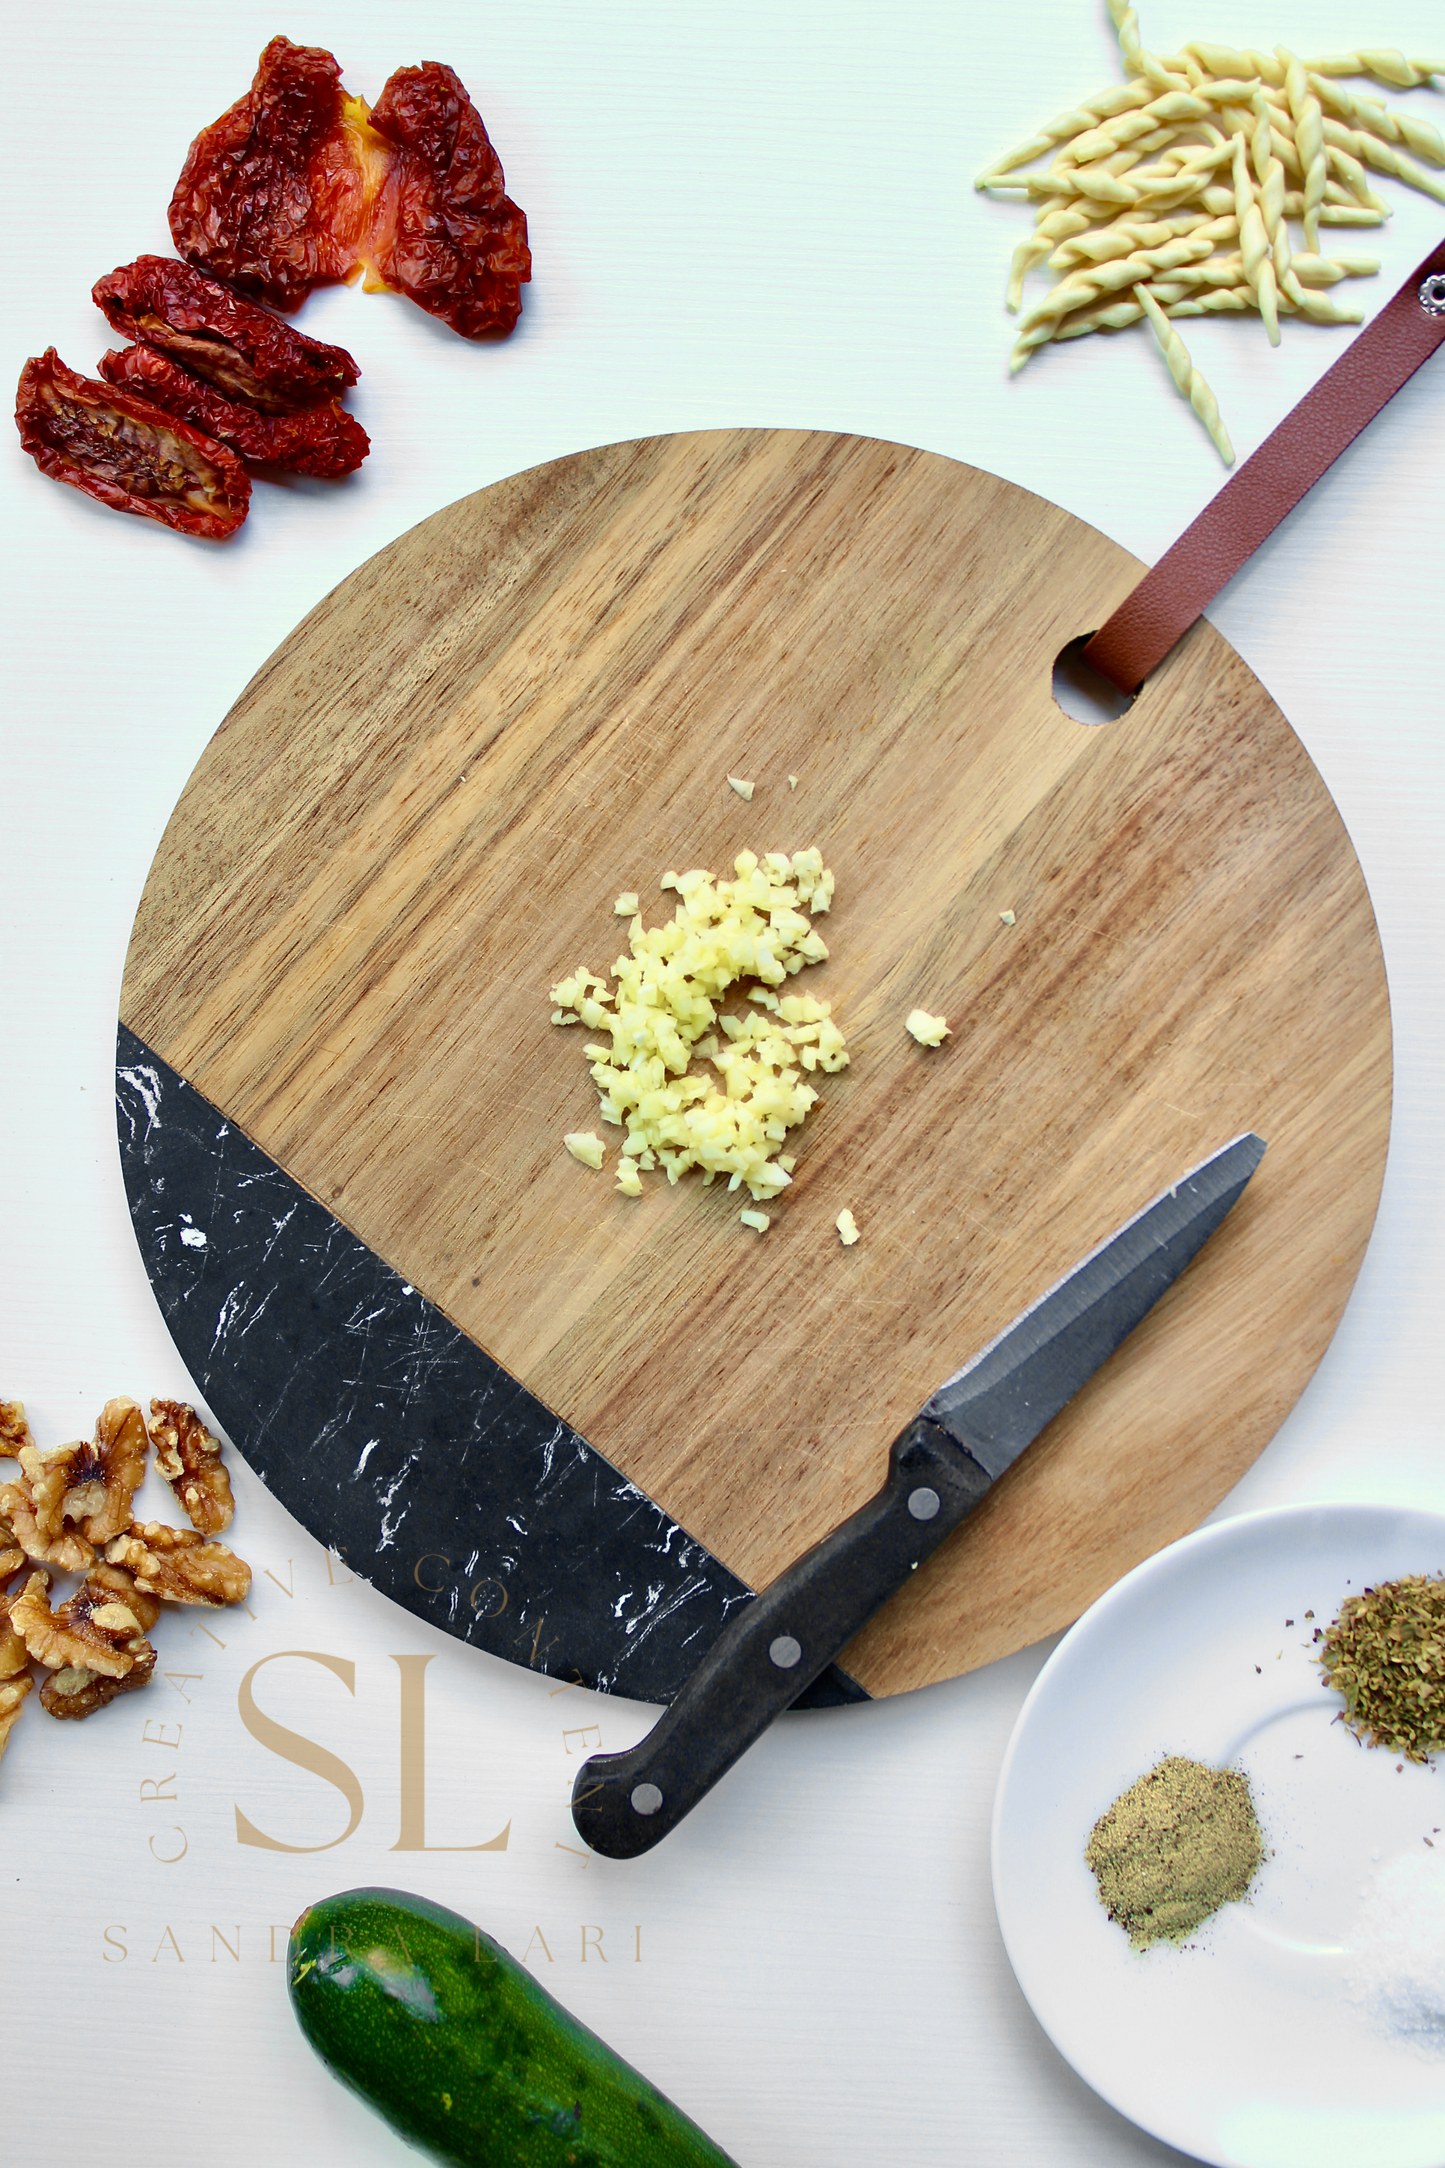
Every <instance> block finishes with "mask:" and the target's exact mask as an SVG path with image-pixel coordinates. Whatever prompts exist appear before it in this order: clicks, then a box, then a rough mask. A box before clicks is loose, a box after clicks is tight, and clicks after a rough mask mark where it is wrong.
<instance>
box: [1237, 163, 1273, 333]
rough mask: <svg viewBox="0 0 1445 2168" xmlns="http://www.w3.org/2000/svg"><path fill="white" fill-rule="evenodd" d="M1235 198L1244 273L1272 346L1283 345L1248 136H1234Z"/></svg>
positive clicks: (1271, 260)
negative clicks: (1247, 148) (1252, 178)
mask: <svg viewBox="0 0 1445 2168" xmlns="http://www.w3.org/2000/svg"><path fill="white" fill-rule="evenodd" d="M1234 201H1235V208H1236V212H1237V215H1238V218H1239V252H1240V254H1241V256H1242V257H1243V258H1244V275H1245V277H1246V278H1247V279H1248V281H1249V283H1250V285H1251V286H1252V287H1253V288H1254V295H1255V301H1256V303H1257V304H1258V307H1259V313H1260V315H1261V316H1262V317H1263V318H1264V328H1265V330H1266V331H1267V332H1268V334H1269V343H1270V345H1271V346H1278V345H1279V307H1278V300H1279V295H1278V287H1277V285H1276V282H1275V275H1274V256H1273V252H1272V251H1271V249H1270V245H1269V236H1268V234H1267V233H1266V232H1265V230H1264V218H1263V215H1262V213H1261V211H1260V208H1259V205H1258V203H1256V201H1255V197H1254V190H1253V188H1252V187H1251V186H1250V180H1249V162H1248V160H1247V158H1246V156H1245V150H1244V137H1243V136H1242V135H1237V136H1236V137H1235V139H1234Z"/></svg>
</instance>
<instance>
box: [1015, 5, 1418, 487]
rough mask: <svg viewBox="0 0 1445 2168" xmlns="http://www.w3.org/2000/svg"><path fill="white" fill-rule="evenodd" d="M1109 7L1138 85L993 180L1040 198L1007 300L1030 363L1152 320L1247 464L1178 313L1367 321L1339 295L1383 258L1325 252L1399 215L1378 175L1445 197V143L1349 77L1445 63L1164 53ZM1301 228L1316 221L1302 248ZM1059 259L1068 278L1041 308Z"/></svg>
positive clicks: (1079, 110)
mask: <svg viewBox="0 0 1445 2168" xmlns="http://www.w3.org/2000/svg"><path fill="white" fill-rule="evenodd" d="M1105 4H1106V6H1107V8H1108V12H1109V19H1110V21H1111V23H1112V24H1113V26H1114V30H1115V32H1116V34H1117V37H1118V41H1119V52H1120V56H1121V58H1122V60H1123V63H1124V67H1125V70H1126V71H1127V78H1128V79H1127V80H1126V81H1125V82H1123V83H1116V84H1113V85H1112V86H1110V87H1109V88H1108V89H1106V90H1102V91H1099V92H1098V93H1096V94H1095V95H1094V96H1092V97H1089V98H1086V99H1083V100H1082V101H1081V102H1080V104H1079V105H1078V106H1076V107H1075V108H1074V109H1073V110H1072V111H1070V112H1068V113H1061V114H1059V115H1058V116H1057V117H1056V118H1055V119H1054V120H1052V121H1050V122H1048V123H1047V125H1046V126H1045V127H1044V128H1042V129H1041V130H1040V131H1039V133H1038V134H1037V135H1035V136H1031V137H1030V138H1029V139H1028V141H1027V142H1025V143H1020V144H1017V145H1016V146H1015V147H1014V149H1013V150H1011V151H1008V152H1005V154H1004V155H1003V156H1002V157H1001V158H997V159H995V160H994V162H993V164H992V165H990V166H988V167H987V168H985V170H984V171H983V172H982V173H980V174H979V176H978V179H977V181H976V183H975V186H977V187H978V188H980V189H984V190H987V191H989V192H990V193H994V194H999V195H1005V196H1008V195H1011V196H1014V197H1016V198H1018V199H1020V200H1022V201H1025V202H1028V203H1031V204H1033V205H1034V206H1036V208H1035V212H1034V231H1033V234H1032V236H1031V237H1030V238H1029V239H1028V240H1025V241H1021V242H1020V243H1019V245H1018V246H1017V248H1015V250H1014V252H1013V258H1012V261H1011V264H1010V267H1009V276H1008V285H1007V292H1006V298H1007V304H1008V307H1009V310H1010V311H1011V312H1012V313H1015V314H1018V313H1019V312H1022V315H1021V321H1020V323H1019V328H1018V335H1017V338H1016V340H1015V343H1014V347H1013V351H1012V353H1011V355H1010V357H1009V367H1010V371H1011V372H1014V371H1017V370H1019V369H1021V368H1022V367H1023V365H1024V363H1025V362H1026V361H1027V360H1028V359H1029V357H1030V355H1031V354H1033V353H1035V352H1037V350H1038V349H1039V348H1040V347H1041V346H1047V345H1051V344H1055V343H1060V342H1062V341H1065V340H1068V339H1077V338H1083V337H1085V336H1086V335H1088V334H1089V333H1091V332H1095V331H1117V330H1123V329H1125V328H1126V327H1127V326H1129V325H1132V324H1136V323H1138V322H1139V321H1140V320H1141V319H1142V318H1144V317H1148V319H1149V320H1150V322H1151V323H1152V325H1153V327H1154V330H1155V333H1156V335H1157V337H1158V339H1159V343H1160V346H1161V348H1162V349H1163V351H1164V355H1165V359H1166V360H1167V362H1168V364H1169V368H1170V370H1171V373H1172V374H1173V376H1174V379H1175V382H1176V383H1177V384H1178V385H1179V388H1180V390H1181V392H1183V393H1184V395H1185V397H1186V398H1188V400H1189V402H1190V404H1191V406H1192V407H1193V409H1194V411H1195V413H1196V414H1197V415H1198V416H1199V418H1200V420H1201V421H1202V422H1203V423H1204V426H1205V427H1206V429H1207V430H1208V431H1209V434H1210V437H1211V438H1212V440H1213V442H1214V444H1215V445H1216V447H1217V448H1218V450H1219V453H1220V457H1221V458H1222V459H1224V461H1225V462H1226V464H1228V463H1229V462H1230V461H1231V460H1232V459H1233V456H1234V454H1233V451H1232V450H1231V449H1229V437H1228V433H1227V432H1226V430H1225V428H1224V425H1223V423H1222V422H1221V421H1220V419H1219V411H1218V406H1217V404H1216V402H1215V400H1214V395H1213V393H1212V392H1211V391H1210V390H1209V387H1208V385H1207V384H1205V383H1204V381H1203V379H1202V378H1201V377H1200V375H1199V372H1198V370H1197V369H1195V367H1194V365H1193V363H1192V361H1191V360H1190V358H1189V355H1188V353H1187V351H1186V350H1185V348H1184V346H1183V343H1182V341H1181V340H1180V339H1179V337H1178V334H1177V333H1171V331H1170V328H1169V320H1170V319H1171V318H1174V317H1181V316H1212V315H1228V314H1234V315H1245V314H1254V315H1258V316H1259V317H1260V318H1261V319H1262V321H1263V323H1264V327H1265V331H1266V334H1267V336H1268V337H1269V340H1270V342H1271V344H1272V345H1278V343H1279V339H1280V325H1281V322H1282V320H1285V319H1288V318H1290V317H1306V318H1308V319H1309V320H1310V321H1312V322H1314V323H1323V324H1347V323H1358V322H1360V320H1361V317H1362V315H1363V309H1362V307H1361V306H1360V304H1359V303H1357V302H1353V301H1350V300H1347V299H1345V298H1343V297H1342V296H1337V295H1336V294H1335V293H1333V292H1332V291H1330V290H1329V289H1332V288H1334V287H1335V286H1337V285H1338V284H1339V283H1340V281H1341V280H1344V279H1352V278H1367V277H1370V276H1372V275H1373V274H1374V273H1376V272H1377V271H1378V270H1379V268H1380V266H1379V259H1378V258H1377V257H1373V256H1358V255H1339V254H1336V255H1329V254H1326V253H1324V251H1323V248H1322V244H1321V229H1325V228H1329V227H1364V226H1378V225H1380V224H1382V223H1383V221H1384V220H1385V218H1387V217H1388V215H1389V207H1388V205H1387V204H1386V203H1384V202H1383V201H1382V199H1381V198H1380V197H1379V196H1378V195H1377V194H1376V193H1375V191H1374V190H1373V188H1372V187H1371V185H1370V175H1371V174H1372V173H1374V174H1383V175H1385V176H1386V177H1387V178H1389V179H1391V180H1394V181H1399V182H1403V183H1404V185H1405V186H1406V187H1409V188H1414V189H1417V190H1419V191H1420V192H1421V193H1423V194H1425V195H1427V196H1430V197H1432V198H1433V199H1434V200H1435V201H1437V202H1441V203H1445V178H1442V177H1441V176H1440V175H1437V174H1436V173H1434V172H1431V171H1430V170H1429V168H1431V167H1436V168H1445V140H1442V137H1441V134H1440V132H1439V131H1438V130H1437V129H1436V128H1434V127H1432V126H1431V125H1430V123H1429V122H1428V121H1426V120H1424V119H1423V118H1422V117H1421V116H1420V115H1419V114H1416V113H1406V112H1399V111H1396V110H1394V109H1392V108H1391V107H1389V106H1387V105H1386V104H1385V102H1384V101H1383V100H1382V99H1380V98H1375V97H1370V96H1367V95H1359V94H1357V93H1355V92H1353V91H1349V90H1344V89H1342V88H1340V87H1339V86H1340V81H1341V79H1342V78H1348V77H1351V76H1357V77H1358V76H1363V77H1367V78H1368V79H1370V80H1371V81H1373V82H1375V83H1379V84H1382V85H1384V86H1385V87H1387V88H1391V89H1398V90H1414V89H1419V88H1421V87H1426V86H1428V87H1431V88H1441V87H1445V60H1425V59H1416V58H1407V57H1406V56H1405V55H1404V54H1403V53H1399V52H1395V51H1393V50H1391V49H1387V48H1384V47H1361V48H1360V49H1358V50H1357V51H1354V52H1349V53H1335V54H1326V55H1324V56H1323V57H1316V58H1314V59H1309V60H1304V59H1301V58H1300V57H1299V56H1298V55H1297V54H1295V53H1292V52H1290V51H1288V50H1287V49H1286V48H1285V47H1284V46H1276V47H1275V49H1274V51H1273V52H1269V53H1266V52H1262V51H1255V50H1254V49H1253V48H1252V47H1244V48H1239V47H1234V46H1227V45H1214V44H1208V43H1202V42H1193V43H1191V44H1188V45H1186V46H1185V47H1184V48H1183V50H1182V51H1181V52H1179V53H1173V54H1165V55H1159V54H1155V53H1151V52H1149V51H1148V50H1147V49H1146V47H1145V46H1144V44H1143V42H1142V40H1141V37H1140V33H1139V18H1138V15H1137V12H1136V10H1135V9H1134V8H1133V6H1131V5H1130V4H1129V0H1105ZM1044 159H1047V160H1048V163H1047V164H1046V165H1040V164H1039V161H1040V160H1044ZM1026 168H1027V169H1029V170H1024V169H1026ZM1292 225H1299V226H1301V227H1302V228H1303V232H1304V242H1303V246H1302V247H1299V248H1296V246H1295V245H1294V241H1293V239H1292V237H1291V226H1292ZM1041 266H1046V267H1047V268H1048V270H1049V271H1051V272H1053V273H1055V274H1057V276H1056V277H1055V281H1054V284H1053V285H1052V286H1051V287H1050V289H1049V290H1048V292H1047V293H1045V294H1043V295H1042V296H1041V297H1040V298H1039V299H1038V300H1037V301H1035V302H1033V303H1032V305H1028V306H1026V304H1025V288H1026V284H1027V281H1028V280H1029V278H1030V276H1031V275H1032V274H1033V273H1034V272H1035V271H1037V270H1038V269H1039V268H1040V267H1041Z"/></svg>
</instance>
